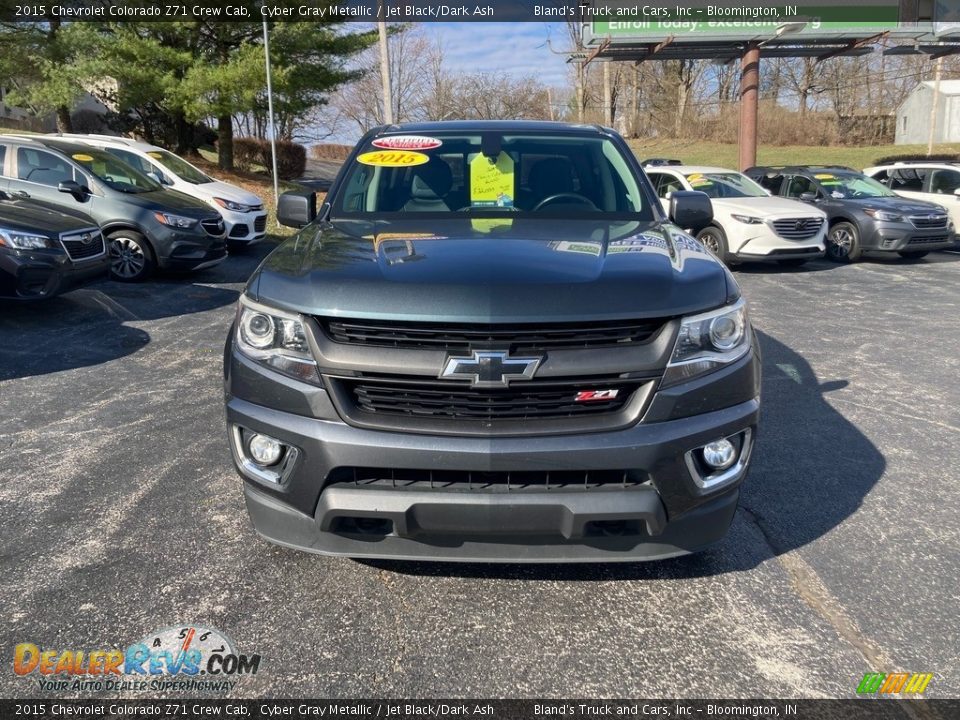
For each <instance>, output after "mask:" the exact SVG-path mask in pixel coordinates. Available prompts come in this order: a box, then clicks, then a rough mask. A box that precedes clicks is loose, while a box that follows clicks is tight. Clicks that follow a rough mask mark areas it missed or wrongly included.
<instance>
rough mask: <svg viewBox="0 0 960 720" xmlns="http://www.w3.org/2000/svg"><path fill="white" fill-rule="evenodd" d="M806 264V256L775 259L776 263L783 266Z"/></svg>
mask: <svg viewBox="0 0 960 720" xmlns="http://www.w3.org/2000/svg"><path fill="white" fill-rule="evenodd" d="M806 264H807V258H788V259H786V260H777V265H782V266H783V267H800V266H801V265H806Z"/></svg>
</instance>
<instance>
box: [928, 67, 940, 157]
mask: <svg viewBox="0 0 960 720" xmlns="http://www.w3.org/2000/svg"><path fill="white" fill-rule="evenodd" d="M942 72H943V56H941V57H938V58H937V69H936V70H935V71H934V73H933V102H932V103H930V136H929V137H928V139H927V157H929V156H931V155H933V138H934V136H935V135H936V133H937V110H938V109H939V105H940V75H941V74H942Z"/></svg>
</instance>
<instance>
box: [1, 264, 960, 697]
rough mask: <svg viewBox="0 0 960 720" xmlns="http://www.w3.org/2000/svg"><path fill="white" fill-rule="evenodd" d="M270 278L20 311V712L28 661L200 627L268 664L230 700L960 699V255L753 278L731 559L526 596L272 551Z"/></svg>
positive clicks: (707, 558) (6, 350)
mask: <svg viewBox="0 0 960 720" xmlns="http://www.w3.org/2000/svg"><path fill="white" fill-rule="evenodd" d="M268 249H269V248H268V247H264V248H258V249H255V250H252V251H251V252H250V253H248V254H245V255H239V256H234V257H231V258H230V259H229V260H228V262H226V263H224V264H223V265H221V266H220V267H218V268H214V269H212V270H209V271H205V272H203V273H200V274H197V275H193V276H187V277H161V278H159V279H157V280H154V281H151V282H149V283H147V284H144V285H139V286H130V285H122V284H118V283H113V282H103V283H100V284H98V285H94V286H92V287H91V288H89V289H84V290H80V291H76V292H74V293H71V294H68V295H66V296H63V297H61V298H58V299H55V300H53V301H50V302H47V303H44V304H37V305H29V306H28V305H22V306H21V305H16V306H12V307H11V306H6V307H4V308H3V309H2V315H0V418H2V422H0V503H2V505H0V507H2V516H3V522H4V526H5V529H4V532H3V533H2V536H0V577H2V578H3V580H2V582H0V604H2V607H3V608H4V615H5V617H6V620H5V622H3V623H2V627H0V635H2V645H0V647H2V648H3V653H4V654H5V655H6V657H7V660H6V661H4V663H3V665H2V668H3V669H2V671H0V692H2V695H3V696H4V697H29V696H34V697H35V696H38V694H42V693H39V692H38V689H37V684H36V681H35V680H34V679H32V678H20V677H16V676H15V675H14V674H13V672H12V670H11V664H10V657H11V655H12V652H13V647H14V646H15V645H16V644H17V643H22V642H33V643H36V644H38V645H42V646H45V647H51V648H61V649H68V648H73V649H80V648H104V647H107V648H109V647H126V646H127V645H128V644H130V643H132V642H134V641H136V640H137V639H139V638H141V637H143V636H145V635H146V634H148V633H150V632H151V631H153V630H155V629H157V628H162V627H165V626H173V625H180V624H183V623H199V624H202V625H206V626H212V627H215V628H219V629H220V630H222V631H223V632H224V633H226V634H227V635H228V636H230V637H231V638H232V639H233V640H234V642H235V644H236V646H237V647H238V648H239V649H240V650H242V651H243V652H246V653H260V654H261V655H262V657H263V660H262V663H261V666H260V672H259V673H257V674H256V675H255V676H248V677H245V678H242V679H240V680H239V681H238V683H237V685H236V686H235V688H234V690H233V691H232V693H231V694H232V695H235V696H250V697H262V696H270V697H298V696H310V697H357V696H359V697H364V696H366V697H371V696H372V697H384V696H385V697H490V696H493V697H503V696H506V697H543V696H556V697H595V696H601V697H631V696H632V697H690V696H694V697H697V696H699V697H718V696H719V697H733V698H748V697H851V696H853V695H854V691H855V689H856V686H857V684H858V682H859V681H860V679H861V678H862V677H863V674H864V673H865V672H871V671H879V672H887V671H892V670H904V671H910V672H932V673H934V679H933V681H932V682H931V684H930V686H929V687H928V691H927V696H928V697H956V696H958V695H960V654H958V652H960V651H958V648H960V639H958V637H957V632H958V627H960V623H958V614H960V612H958V608H960V589H958V588H960V585H958V581H957V578H958V577H960V517H958V508H960V482H958V474H957V468H958V467H960V410H958V406H960V381H958V379H957V378H958V376H960V360H958V357H960V253H957V252H946V253H937V254H935V255H931V256H929V257H928V258H926V259H925V260H922V261H920V262H914V263H906V262H903V261H900V260H869V261H867V262H863V263H859V264H856V265H850V266H837V265H833V264H831V263H829V262H826V261H817V262H815V263H811V264H810V265H809V266H807V267H805V268H802V269H795V270H794V269H791V270H786V269H781V268H778V267H767V266H747V267H742V268H740V269H738V271H737V277H738V279H739V281H740V283H741V284H742V286H743V289H744V294H745V296H746V297H747V299H748V300H749V301H750V303H751V311H752V314H753V319H754V323H755V325H756V327H757V329H758V330H759V332H760V334H761V344H762V348H763V364H764V388H763V392H764V398H763V401H764V409H763V413H764V415H763V419H762V424H761V433H760V438H759V444H758V446H757V448H756V451H755V459H754V465H753V469H752V471H751V475H750V477H749V479H748V481H747V485H746V486H745V490H744V495H743V501H742V506H741V509H740V510H739V511H738V513H737V516H736V519H735V521H734V524H733V527H732V529H731V531H730V533H729V535H728V537H727V538H726V540H725V541H724V542H723V543H721V544H720V545H718V546H716V547H715V548H714V549H711V550H709V551H708V552H706V553H703V554H701V555H698V556H693V557H688V558H682V559H678V560H671V561H665V562H658V563H650V564H632V565H587V566H563V567H557V566H539V567H529V566H485V565H450V564H442V565H434V564H415V563H360V562H354V561H351V560H347V559H334V558H323V557H319V556H314V555H308V554H303V553H298V552H294V551H290V550H285V549H281V548H277V547H273V546H270V545H268V544H266V543H265V542H263V541H262V540H260V539H259V538H258V537H257V536H256V535H255V534H254V532H253V531H252V529H251V527H250V524H249V522H248V520H247V516H246V512H245V509H244V506H243V500H242V497H241V493H240V480H239V478H238V477H237V476H236V474H235V473H234V470H233V468H232V466H231V463H230V457H229V451H228V448H227V444H226V441H225V432H224V428H223V407H222V385H221V379H222V350H223V340H224V336H225V334H226V331H227V327H228V324H229V322H230V319H231V315H232V313H233V305H234V301H235V300H236V297H237V295H238V293H239V291H240V290H241V289H242V287H243V282H244V281H245V279H246V278H247V276H248V275H249V274H250V272H252V270H253V269H254V267H255V266H256V264H257V263H258V262H259V259H260V258H261V257H262V256H263V255H264V254H265V252H266V251H267V250H268ZM54 695H57V694H56V693H54ZM60 695H61V696H62V693H61V694H60ZM80 695H81V696H83V694H82V693H81V694H80Z"/></svg>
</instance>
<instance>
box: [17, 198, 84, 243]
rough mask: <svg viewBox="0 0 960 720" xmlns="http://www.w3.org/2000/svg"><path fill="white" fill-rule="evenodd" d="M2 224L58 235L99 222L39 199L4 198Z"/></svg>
mask: <svg viewBox="0 0 960 720" xmlns="http://www.w3.org/2000/svg"><path fill="white" fill-rule="evenodd" d="M0 226H2V227H5V228H8V229H10V230H18V231H20V232H30V233H39V234H41V235H47V236H48V237H57V236H58V235H60V234H61V233H66V232H73V231H75V230H89V229H90V228H95V227H97V223H96V222H95V221H94V220H93V219H92V218H90V217H89V216H88V215H84V214H83V213H80V212H66V211H63V210H60V209H56V208H54V207H52V206H50V205H47V204H46V203H43V202H40V201H38V200H3V201H0Z"/></svg>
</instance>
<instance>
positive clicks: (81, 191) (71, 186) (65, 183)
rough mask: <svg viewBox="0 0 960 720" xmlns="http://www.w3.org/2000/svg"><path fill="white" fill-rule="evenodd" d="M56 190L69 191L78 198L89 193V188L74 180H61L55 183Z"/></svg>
mask: <svg viewBox="0 0 960 720" xmlns="http://www.w3.org/2000/svg"><path fill="white" fill-rule="evenodd" d="M57 190H59V191H60V192H62V193H70V194H71V195H73V196H74V197H75V198H77V199H78V200H80V199H82V198H83V197H84V196H86V195H89V194H90V188H88V187H86V186H85V185H81V184H80V183H78V182H76V181H74V180H62V181H60V182H59V183H58V184H57Z"/></svg>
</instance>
